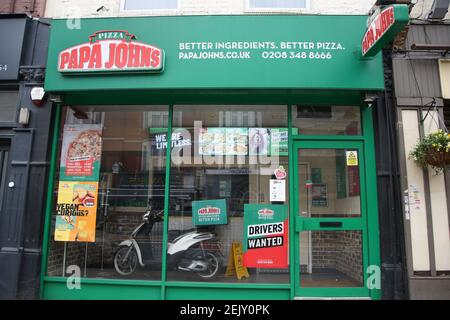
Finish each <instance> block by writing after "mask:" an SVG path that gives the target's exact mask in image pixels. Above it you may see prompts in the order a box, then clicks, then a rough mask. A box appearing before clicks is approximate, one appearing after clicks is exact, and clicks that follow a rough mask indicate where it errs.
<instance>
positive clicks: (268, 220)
mask: <svg viewBox="0 0 450 320" xmlns="http://www.w3.org/2000/svg"><path fill="white" fill-rule="evenodd" d="M288 240H289V239H288V215H287V207H286V206H285V205H265V204H246V205H245V206H244V266H245V267H248V268H276V269H284V268H287V267H288V243H289V241H288Z"/></svg>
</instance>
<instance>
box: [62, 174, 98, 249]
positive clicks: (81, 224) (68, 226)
mask: <svg viewBox="0 0 450 320" xmlns="http://www.w3.org/2000/svg"><path fill="white" fill-rule="evenodd" d="M97 196H98V183H97V182H86V181H79V182H74V181H60V182H59V186H58V200H57V204H56V224H55V241H79V242H95V227H96V216H97Z"/></svg>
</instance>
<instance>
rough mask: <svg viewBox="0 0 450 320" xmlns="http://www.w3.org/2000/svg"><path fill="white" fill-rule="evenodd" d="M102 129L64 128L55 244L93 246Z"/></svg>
mask: <svg viewBox="0 0 450 320" xmlns="http://www.w3.org/2000/svg"><path fill="white" fill-rule="evenodd" d="M101 153H102V126H101V125H98V124H82V125H65V126H64V135H63V141H62V150H61V163H60V179H59V186H58V199H57V204H56V223H55V241H80V242H95V227H96V215H97V200H98V199H97V198H98V180H99V177H100V160H101V159H100V156H101Z"/></svg>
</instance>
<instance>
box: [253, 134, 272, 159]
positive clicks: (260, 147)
mask: <svg viewBox="0 0 450 320" xmlns="http://www.w3.org/2000/svg"><path fill="white" fill-rule="evenodd" d="M248 141H249V150H250V152H249V154H250V155H268V154H269V150H270V133H269V129H267V128H251V129H249V131H248Z"/></svg>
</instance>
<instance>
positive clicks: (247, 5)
mask: <svg viewBox="0 0 450 320" xmlns="http://www.w3.org/2000/svg"><path fill="white" fill-rule="evenodd" d="M310 9H311V0H305V7H304V8H250V0H245V8H244V12H255V13H256V12H263V13H269V12H276V13H278V12H291V13H292V12H304V11H306V10H310Z"/></svg>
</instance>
